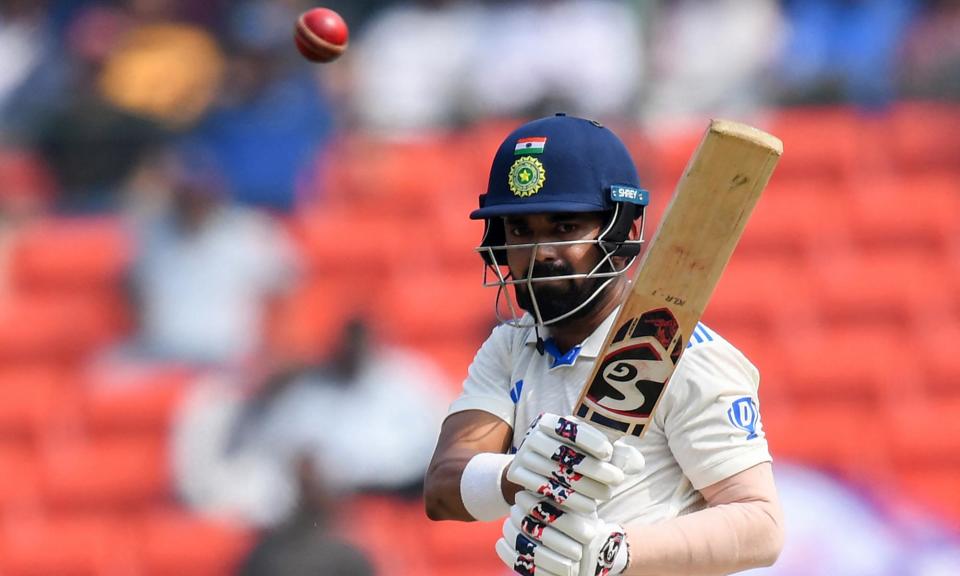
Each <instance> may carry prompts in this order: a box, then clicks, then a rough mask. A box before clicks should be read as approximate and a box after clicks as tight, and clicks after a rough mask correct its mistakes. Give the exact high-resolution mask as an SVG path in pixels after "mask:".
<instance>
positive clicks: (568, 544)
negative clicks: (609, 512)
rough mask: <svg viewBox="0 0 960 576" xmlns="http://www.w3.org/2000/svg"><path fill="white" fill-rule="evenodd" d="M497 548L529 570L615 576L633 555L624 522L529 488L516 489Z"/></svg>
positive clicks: (561, 575) (516, 567)
mask: <svg viewBox="0 0 960 576" xmlns="http://www.w3.org/2000/svg"><path fill="white" fill-rule="evenodd" d="M496 550H497V556H499V557H500V560H501V561H503V563H504V564H506V565H507V566H508V567H509V568H511V569H513V571H514V572H516V573H517V574H522V575H526V576H531V575H533V574H536V575H537V576H543V575H547V576H615V575H617V574H620V573H622V572H623V571H624V570H625V569H626V567H627V565H628V564H629V558H630V554H629V546H628V545H627V541H626V535H625V533H624V531H623V527H621V526H620V525H618V524H613V523H608V522H604V521H603V520H600V519H599V518H598V517H597V515H596V513H593V514H589V515H587V514H578V513H576V512H572V511H569V510H564V509H563V508H562V507H558V506H556V505H555V504H554V503H553V502H552V501H550V500H549V499H541V498H538V497H537V496H536V495H535V494H533V493H531V492H520V493H518V494H517V503H516V504H515V505H514V506H513V507H511V509H510V517H509V518H507V519H506V521H505V522H504V524H503V538H501V539H500V540H498V541H497V545H496Z"/></svg>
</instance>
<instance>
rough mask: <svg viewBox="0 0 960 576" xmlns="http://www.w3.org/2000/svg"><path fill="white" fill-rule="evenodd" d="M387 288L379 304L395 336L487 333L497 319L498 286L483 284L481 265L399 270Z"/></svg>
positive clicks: (411, 339) (406, 339)
mask: <svg viewBox="0 0 960 576" xmlns="http://www.w3.org/2000/svg"><path fill="white" fill-rule="evenodd" d="M381 288H382V292H380V294H379V296H378V297H377V299H376V307H375V310H376V314H377V316H378V318H379V320H380V323H381V324H382V326H383V332H384V335H385V336H386V337H387V338H388V339H390V340H392V341H396V342H403V343H417V342H422V341H424V340H433V339H439V340H446V339H448V338H450V336H451V335H452V334H459V335H461V336H469V335H471V334H481V333H482V334H483V335H484V336H486V334H488V333H489V328H490V327H492V326H493V325H494V324H495V322H496V318H495V317H494V310H493V299H494V297H495V291H494V290H493V289H485V288H484V287H483V284H482V271H481V268H480V266H479V265H478V266H477V267H476V268H471V269H463V270H462V271H457V272H453V271H450V272H448V273H444V272H438V273H435V274H426V273H424V274H417V275H411V276H406V277H400V276H394V277H392V278H391V279H389V280H388V281H387V282H385V283H384V284H383V285H382V287H381ZM478 343H479V342H478Z"/></svg>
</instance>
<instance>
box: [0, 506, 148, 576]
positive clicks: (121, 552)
mask: <svg viewBox="0 0 960 576" xmlns="http://www.w3.org/2000/svg"><path fill="white" fill-rule="evenodd" d="M137 568H138V565H137V558H136V548H135V546H134V535H133V534H132V532H131V530H130V529H129V527H128V526H127V525H126V524H125V523H124V522H123V521H122V520H120V519H118V518H116V517H113V516H111V515H105V514H102V513H86V512H84V513H70V514H63V515H52V516H42V515H11V516H9V517H7V518H6V519H5V521H3V523H2V525H0V573H2V574H4V576H52V575H54V574H55V575H57V576H106V575H108V574H136V573H138V572H137Z"/></svg>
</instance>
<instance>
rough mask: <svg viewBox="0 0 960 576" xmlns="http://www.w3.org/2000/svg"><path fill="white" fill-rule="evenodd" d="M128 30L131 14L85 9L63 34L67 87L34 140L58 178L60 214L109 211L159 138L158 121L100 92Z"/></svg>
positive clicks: (161, 132)
mask: <svg viewBox="0 0 960 576" xmlns="http://www.w3.org/2000/svg"><path fill="white" fill-rule="evenodd" d="M129 25H130V19H129V15H128V14H126V13H125V12H123V11H122V10H120V9H119V8H117V7H108V6H101V5H97V4H91V5H87V6H86V7H85V9H83V10H82V11H80V12H78V14H77V15H76V18H75V19H74V20H72V21H71V22H70V24H69V28H68V29H67V31H66V46H65V48H64V49H65V51H66V58H68V59H69V71H70V74H69V77H68V79H67V84H66V86H65V87H64V88H63V89H62V91H61V95H60V97H59V99H58V100H57V101H56V107H55V108H52V109H51V110H49V111H48V112H47V113H45V114H44V115H43V116H42V117H41V118H39V119H38V125H37V127H36V129H35V130H33V132H34V133H35V134H34V135H33V136H32V138H33V139H34V140H35V142H36V146H37V149H38V150H39V151H40V152H41V153H42V154H43V156H44V158H45V159H46V161H47V162H48V163H49V164H50V166H51V168H52V169H53V171H54V173H55V175H56V177H57V179H58V182H59V185H60V190H61V193H60V196H59V197H58V198H57V207H58V208H59V209H61V210H64V211H70V212H93V211H104V210H111V209H115V208H116V207H117V205H118V202H119V193H118V189H119V186H120V184H121V183H122V182H123V180H124V179H125V178H126V177H127V176H128V174H129V173H130V171H131V170H132V169H133V167H134V166H136V165H137V163H138V162H139V161H140V160H141V157H142V155H143V154H144V153H145V152H146V150H148V149H150V148H152V147H153V146H155V145H156V144H157V143H158V142H159V141H161V140H162V139H163V138H164V137H165V130H164V129H163V128H162V127H161V126H160V125H159V124H158V123H156V122H155V121H153V120H151V119H149V118H146V117H143V116H140V115H138V114H136V113H133V112H130V111H127V110H124V109H122V108H119V107H118V106H116V105H115V104H113V103H112V102H110V101H109V100H108V99H106V98H104V95H103V94H102V93H101V92H100V90H99V88H98V84H97V83H98V81H99V80H98V79H99V78H100V74H101V72H102V70H103V67H104V63H105V62H106V61H107V59H108V58H109V57H110V55H111V54H112V52H113V50H114V49H115V48H116V42H117V39H118V38H122V37H123V35H124V33H125V31H126V30H127V29H128V27H129ZM62 94H70V98H63V97H62Z"/></svg>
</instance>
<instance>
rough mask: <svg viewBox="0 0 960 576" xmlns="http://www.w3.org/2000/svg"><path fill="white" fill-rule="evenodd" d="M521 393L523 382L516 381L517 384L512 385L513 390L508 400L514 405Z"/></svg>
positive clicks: (518, 400)
mask: <svg viewBox="0 0 960 576" xmlns="http://www.w3.org/2000/svg"><path fill="white" fill-rule="evenodd" d="M522 391H523V380H517V383H516V384H514V385H513V389H512V390H510V399H511V400H513V403H514V404H517V403H519V402H520V392H522Z"/></svg>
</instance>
